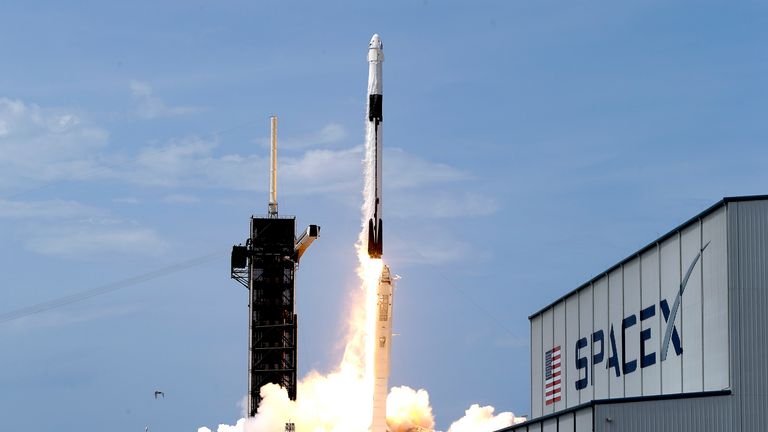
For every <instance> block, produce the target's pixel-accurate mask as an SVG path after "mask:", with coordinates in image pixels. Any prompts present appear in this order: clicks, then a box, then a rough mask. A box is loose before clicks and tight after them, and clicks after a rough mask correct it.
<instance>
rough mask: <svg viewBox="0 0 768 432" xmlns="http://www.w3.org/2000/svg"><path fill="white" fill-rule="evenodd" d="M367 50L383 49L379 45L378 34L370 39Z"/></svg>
mask: <svg viewBox="0 0 768 432" xmlns="http://www.w3.org/2000/svg"><path fill="white" fill-rule="evenodd" d="M368 48H376V49H381V48H383V47H382V44H381V38H380V37H379V35H378V33H377V34H374V35H373V37H372V38H371V42H370V43H368Z"/></svg>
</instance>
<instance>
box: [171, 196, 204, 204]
mask: <svg viewBox="0 0 768 432" xmlns="http://www.w3.org/2000/svg"><path fill="white" fill-rule="evenodd" d="M163 202H166V203H168V204H197V203H199V202H200V197H198V196H196V195H191V194H171V195H167V196H165V197H163Z"/></svg>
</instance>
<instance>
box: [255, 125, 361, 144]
mask: <svg viewBox="0 0 768 432" xmlns="http://www.w3.org/2000/svg"><path fill="white" fill-rule="evenodd" d="M346 137H347V130H346V129H344V126H342V125H340V124H338V123H329V124H327V125H325V126H323V127H322V128H321V129H320V130H317V131H314V132H311V133H308V134H305V135H300V136H295V137H292V136H288V137H285V138H283V135H282V134H281V133H280V129H278V144H277V145H278V148H279V150H294V149H303V148H307V147H317V146H326V147H327V146H332V145H334V144H338V143H339V142H341V141H342V140H344V138H346ZM259 142H260V143H261V145H262V146H264V147H267V148H269V146H270V140H269V138H262V139H260V140H259Z"/></svg>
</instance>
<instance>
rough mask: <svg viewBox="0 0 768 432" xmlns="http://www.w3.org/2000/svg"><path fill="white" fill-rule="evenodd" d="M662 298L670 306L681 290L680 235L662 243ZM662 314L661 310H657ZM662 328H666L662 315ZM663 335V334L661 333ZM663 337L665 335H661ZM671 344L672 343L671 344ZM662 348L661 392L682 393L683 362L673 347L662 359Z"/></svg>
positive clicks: (659, 356) (677, 320) (659, 358)
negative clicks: (665, 358) (664, 359)
mask: <svg viewBox="0 0 768 432" xmlns="http://www.w3.org/2000/svg"><path fill="white" fill-rule="evenodd" d="M660 271H661V296H660V298H661V300H666V301H667V302H668V304H669V307H670V308H671V307H672V304H673V303H674V301H675V297H676V296H677V292H678V291H679V290H680V278H681V276H680V271H681V270H680V236H679V235H677V236H673V237H670V238H669V239H667V240H665V241H664V242H663V243H662V244H661V270H660ZM657 313H658V314H659V315H662V313H661V311H657ZM680 322H681V321H680V314H678V315H677V318H676V319H675V326H677V327H678V328H680ZM661 323H662V325H661V328H662V329H663V328H665V324H664V323H665V320H664V319H663V317H662V320H661ZM660 336H661V335H660ZM661 337H663V336H661ZM670 345H671V344H670ZM661 354H662V353H661V350H660V351H659V355H658V356H657V357H658V358H657V359H656V361H657V362H660V363H661V392H662V393H663V394H671V393H680V392H681V391H682V362H681V361H680V356H677V355H676V354H675V350H674V349H673V347H671V346H670V347H669V348H668V352H667V360H666V361H661Z"/></svg>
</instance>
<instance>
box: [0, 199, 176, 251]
mask: <svg viewBox="0 0 768 432" xmlns="http://www.w3.org/2000/svg"><path fill="white" fill-rule="evenodd" d="M3 219H4V220H7V221H9V222H8V223H6V224H5V225H4V226H5V227H9V228H11V229H12V230H13V231H14V232H16V233H17V234H20V235H21V236H22V237H23V238H24V240H23V243H24V246H25V247H26V248H27V249H28V250H31V251H33V252H36V253H40V254H44V255H56V256H61V257H66V258H90V257H98V256H102V255H103V254H104V253H105V252H106V253H109V254H110V256H111V255H114V254H117V255H120V254H130V255H149V256H156V255H160V254H163V253H165V252H166V251H167V249H168V245H167V243H166V242H165V241H163V240H162V239H161V238H160V236H159V235H157V233H156V232H155V231H154V230H152V229H149V228H144V227H140V226H136V225H135V224H132V223H130V222H127V221H124V220H121V219H119V218H115V217H112V216H110V214H109V212H107V211H106V210H103V209H100V208H97V207H92V206H88V205H84V204H81V203H78V202H75V201H64V200H45V201H11V200H4V199H0V220H3ZM51 220H56V224H54V225H52V224H51V223H50V221H51Z"/></svg>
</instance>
